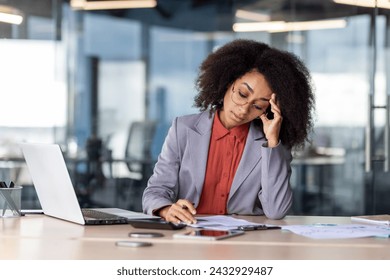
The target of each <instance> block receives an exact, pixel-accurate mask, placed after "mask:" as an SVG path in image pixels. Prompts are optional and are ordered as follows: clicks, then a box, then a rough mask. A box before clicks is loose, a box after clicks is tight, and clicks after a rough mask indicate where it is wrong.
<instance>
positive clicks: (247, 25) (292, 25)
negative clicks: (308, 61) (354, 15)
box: [233, 19, 347, 33]
mask: <svg viewBox="0 0 390 280" xmlns="http://www.w3.org/2000/svg"><path fill="white" fill-rule="evenodd" d="M346 26H347V21H346V20H345V19H335V20H316V21H297V22H285V21H270V22H238V23H235V24H233V31H235V32H258V31H266V32H270V33H275V32H289V31H302V30H315V29H332V28H345V27H346Z"/></svg>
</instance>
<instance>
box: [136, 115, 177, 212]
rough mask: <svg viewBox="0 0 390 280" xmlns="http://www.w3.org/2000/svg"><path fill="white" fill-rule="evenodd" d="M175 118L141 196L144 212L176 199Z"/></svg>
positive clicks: (171, 202)
mask: <svg viewBox="0 0 390 280" xmlns="http://www.w3.org/2000/svg"><path fill="white" fill-rule="evenodd" d="M177 137H178V133H177V118H176V119H174V121H173V122H172V125H171V127H170V129H169V131H168V134H167V137H166V138H165V142H164V144H163V147H162V150H161V153H160V155H159V157H158V161H157V163H156V165H155V167H154V170H153V175H152V176H151V177H150V179H149V181H148V185H147V187H146V189H145V190H144V193H143V197H142V207H143V211H144V213H147V214H153V211H154V210H157V209H160V208H162V207H164V206H167V205H171V204H173V203H174V201H176V200H177V195H178V173H179V168H180V155H179V145H178V141H177Z"/></svg>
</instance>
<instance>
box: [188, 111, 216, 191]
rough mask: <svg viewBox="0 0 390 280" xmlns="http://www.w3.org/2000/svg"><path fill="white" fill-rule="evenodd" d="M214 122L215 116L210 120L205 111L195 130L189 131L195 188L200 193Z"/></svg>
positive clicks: (207, 112)
mask: <svg viewBox="0 0 390 280" xmlns="http://www.w3.org/2000/svg"><path fill="white" fill-rule="evenodd" d="M213 120H214V115H212V117H211V118H209V111H205V112H203V113H202V114H201V115H200V117H199V120H198V122H197V123H195V125H194V129H188V131H187V136H188V144H189V151H190V156H191V164H192V170H193V174H194V180H195V187H196V189H197V191H198V192H199V193H202V189H203V183H204V178H205V173H206V166H207V157H208V153H209V145H210V137H211V129H212V124H213Z"/></svg>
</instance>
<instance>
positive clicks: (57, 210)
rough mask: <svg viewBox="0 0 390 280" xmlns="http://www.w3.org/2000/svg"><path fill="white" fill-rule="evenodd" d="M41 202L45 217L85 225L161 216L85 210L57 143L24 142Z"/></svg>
mask: <svg viewBox="0 0 390 280" xmlns="http://www.w3.org/2000/svg"><path fill="white" fill-rule="evenodd" d="M20 147H21V149H22V152H23V155H24V158H25V160H26V163H27V167H28V170H29V172H30V175H31V178H32V181H33V184H34V186H35V190H36V192H37V196H38V199H39V202H40V204H41V206H42V210H43V212H44V214H45V215H48V216H51V217H55V218H59V219H62V220H66V221H69V222H73V223H77V224H81V225H109V224H127V223H128V222H129V221H131V220H138V219H160V217H157V216H152V215H147V214H144V213H140V212H134V211H128V210H124V209H119V208H91V209H81V208H80V204H79V202H78V200H77V196H76V192H75V190H74V187H73V184H72V181H71V179H70V176H69V172H68V169H67V167H66V163H65V159H64V157H63V154H62V151H61V148H60V146H59V145H57V144H32V143H21V144H20Z"/></svg>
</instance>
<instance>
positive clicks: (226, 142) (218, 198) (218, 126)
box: [196, 112, 249, 215]
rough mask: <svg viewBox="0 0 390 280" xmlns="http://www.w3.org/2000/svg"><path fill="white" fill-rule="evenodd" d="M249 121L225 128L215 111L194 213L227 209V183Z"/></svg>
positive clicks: (232, 174)
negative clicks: (205, 164) (204, 172)
mask: <svg viewBox="0 0 390 280" xmlns="http://www.w3.org/2000/svg"><path fill="white" fill-rule="evenodd" d="M248 131H249V123H246V124H243V125H240V126H237V127H234V128H232V129H231V130H228V129H226V128H225V127H224V126H223V124H222V123H221V121H220V119H219V112H217V113H216V114H215V117H214V122H213V130H212V132H211V138H210V147H209V155H208V159H207V167H206V175H205V181H204V185H203V190H202V194H201V197H200V202H199V205H198V207H197V209H196V212H197V214H215V215H221V214H226V213H227V208H226V203H227V199H228V197H229V192H230V187H231V185H232V182H233V179H234V175H235V173H236V170H237V167H238V164H239V163H240V160H241V156H242V152H243V151H244V147H245V142H246V138H247V136H248Z"/></svg>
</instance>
